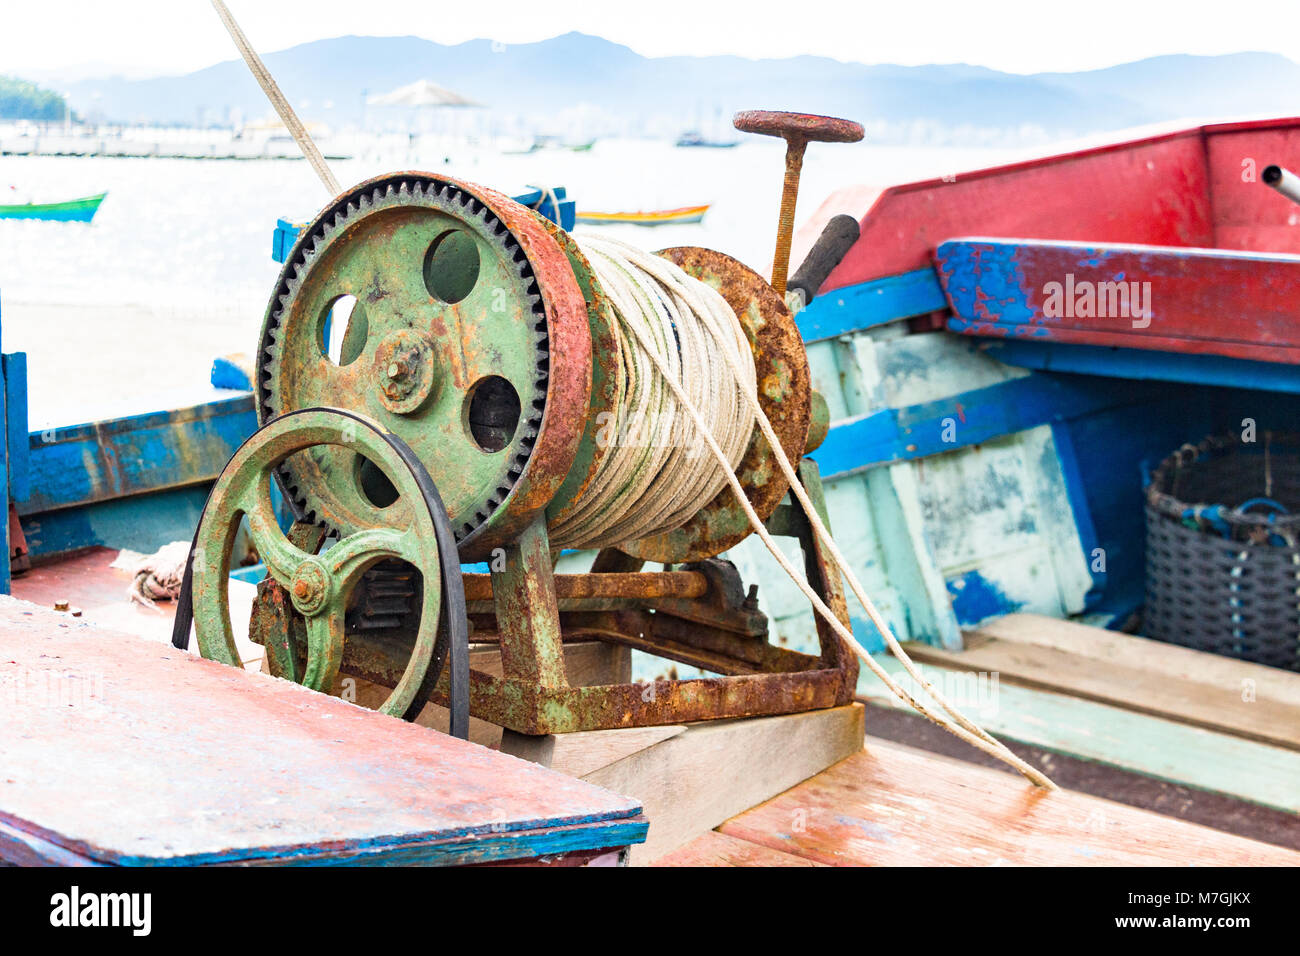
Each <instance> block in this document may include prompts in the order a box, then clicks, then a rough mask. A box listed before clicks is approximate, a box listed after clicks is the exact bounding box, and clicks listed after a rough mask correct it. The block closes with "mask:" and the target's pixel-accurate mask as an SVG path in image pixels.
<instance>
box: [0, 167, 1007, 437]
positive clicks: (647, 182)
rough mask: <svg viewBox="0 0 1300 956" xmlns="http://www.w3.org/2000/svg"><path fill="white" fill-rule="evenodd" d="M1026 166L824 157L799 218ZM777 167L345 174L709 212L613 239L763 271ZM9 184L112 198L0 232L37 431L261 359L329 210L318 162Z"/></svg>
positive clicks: (14, 341) (811, 174) (344, 172)
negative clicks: (307, 230)
mask: <svg viewBox="0 0 1300 956" xmlns="http://www.w3.org/2000/svg"><path fill="white" fill-rule="evenodd" d="M448 152H449V153H450V155H447V153H448ZM1013 158H1017V156H1016V155H1015V154H1013V153H1012V152H1010V151H993V150H969V149H968V150H945V149H900V148H878V147H872V146H870V145H868V144H859V145H855V146H839V145H836V146H819V145H814V146H813V147H812V148H811V149H810V151H809V154H808V158H807V160H806V162H805V166H804V176H803V188H802V191H801V193H800V195H801V197H802V201H801V203H800V209H799V211H800V218H801V219H802V218H803V217H804V216H807V215H809V214H811V213H812V212H813V211H814V210H815V209H816V208H817V207H818V206H819V205H820V204H821V202H822V200H824V199H825V198H826V197H827V196H828V195H829V194H830V193H831V192H832V191H833V190H835V189H837V188H839V187H842V186H847V185H851V184H875V185H877V186H879V185H887V184H890V183H895V182H906V181H909V180H913V179H918V178H924V177H929V176H935V175H940V174H944V173H950V172H961V171H964V170H969V169H974V168H978V167H980V166H985V165H990V164H994V163H999V162H1004V161H1007V160H1009V159H1013ZM781 164H782V147H781V144H779V143H778V142H776V141H771V142H767V141H755V142H753V143H747V144H745V145H743V146H741V147H738V148H736V149H731V150H701V149H685V150H683V149H675V148H673V147H672V146H670V145H668V144H663V143H647V142H632V141H613V142H601V143H598V144H597V145H596V147H595V148H594V149H593V150H592V151H591V152H588V153H573V152H566V151H559V150H555V151H551V150H544V151H542V152H539V153H534V154H532V155H528V156H503V155H498V154H495V153H488V152H481V151H476V150H474V149H471V148H467V147H462V148H456V149H450V150H448V149H445V148H444V149H437V150H435V149H433V148H429V149H426V150H425V151H424V152H423V154H407V155H393V154H389V155H387V156H377V155H376V156H369V157H365V158H357V159H353V160H348V161H340V162H335V163H333V164H332V165H333V167H334V170H335V175H336V176H337V177H338V179H339V181H340V182H343V183H344V184H350V183H355V182H358V181H360V180H361V179H364V178H366V177H368V176H372V175H375V174H378V173H382V172H387V171H391V170H394V169H402V168H422V169H429V170H433V171H442V172H446V173H449V174H451V175H454V176H458V177H460V178H463V179H468V180H471V181H476V182H481V183H484V184H486V185H489V186H492V187H494V188H497V189H500V190H502V191H506V192H509V191H512V190H515V191H518V190H522V188H523V187H524V186H525V185H526V184H529V183H539V184H549V185H564V186H567V187H568V189H569V194H570V195H571V196H573V197H575V198H576V199H577V200H578V203H579V206H580V208H588V209H601V210H637V209H653V208H666V207H673V206H684V205H691V204H696V203H703V202H712V203H713V204H714V205H713V208H712V209H711V210H710V212H709V214H708V215H707V216H706V218H705V221H704V222H703V223H702V224H700V225H696V226H676V227H658V228H656V229H653V230H651V229H643V228H637V227H614V228H611V229H609V232H608V234H612V235H617V236H620V237H622V238H625V239H627V240H628V241H631V242H634V243H636V244H639V245H642V246H645V247H648V248H659V247H662V246H669V245H682V244H686V245H702V246H709V247H712V248H716V249H720V250H722V251H724V252H727V253H729V254H731V255H734V256H736V257H737V258H739V259H741V260H743V261H745V262H747V263H748V264H750V265H751V266H753V267H755V268H757V269H759V270H760V271H764V272H765V271H766V268H767V266H768V265H769V263H770V258H771V249H772V242H773V238H774V227H775V218H776V206H777V202H778V198H779V192H780V177H781ZM10 185H14V186H16V187H18V189H19V190H21V191H22V193H23V194H25V196H26V197H27V198H30V199H32V200H35V201H49V200H56V199H65V198H71V197H75V196H84V195H88V194H94V193H98V192H103V191H105V190H107V191H108V193H109V195H108V198H107V199H106V200H105V201H104V204H103V206H102V207H101V208H100V211H99V214H98V216H97V217H96V219H95V222H94V223H93V225H90V226H84V225H78V224H72V223H47V222H24V221H12V220H0V323H2V329H3V339H2V341H0V345H2V346H3V349H4V351H6V352H9V351H17V350H22V351H26V352H27V353H28V355H29V359H28V361H29V382H30V388H31V405H32V418H33V425H36V424H66V423H70V422H72V421H80V420H88V419H92V418H95V417H101V416H102V415H104V414H107V413H112V412H115V411H120V410H123V409H124V408H126V407H128V406H129V407H131V408H140V409H141V410H143V409H142V406H144V407H155V406H158V405H159V404H160V403H161V402H163V401H165V400H166V396H165V395H164V394H163V393H169V394H170V395H171V396H173V397H174V396H175V394H176V393H177V392H178V390H179V391H192V390H193V389H195V388H197V387H199V386H201V385H202V384H203V383H206V381H207V376H208V371H209V368H210V366H211V362H212V359H213V358H214V357H215V356H217V355H221V354H226V353H231V352H249V351H251V350H252V349H253V347H254V344H255V341H256V337H257V332H258V328H259V325H260V322H261V317H262V313H263V310H264V309H265V306H266V300H267V297H268V296H269V294H270V290H271V288H272V285H273V284H274V281H275V278H276V275H277V272H278V268H279V267H278V265H277V264H276V263H274V262H272V260H271V257H270V250H271V233H272V230H273V228H274V226H275V220H276V218H277V217H278V216H285V217H289V218H294V219H298V220H302V219H307V218H310V217H311V216H312V215H313V214H314V212H315V211H316V210H317V208H318V207H319V206H320V205H321V204H322V203H323V202H324V201H325V198H326V197H325V195H324V191H323V188H322V187H321V185H320V183H319V182H318V181H317V179H316V178H315V176H314V174H313V173H312V172H311V170H310V169H309V167H308V166H307V165H306V163H304V162H301V161H283V160H278V161H277V160H266V161H251V162H228V161H211V160H166V159H109V158H105V159H83V158H59V157H3V158H0V189H3V191H4V192H9V190H8V187H9V186H10ZM842 211H847V212H861V210H855V209H847V210H842Z"/></svg>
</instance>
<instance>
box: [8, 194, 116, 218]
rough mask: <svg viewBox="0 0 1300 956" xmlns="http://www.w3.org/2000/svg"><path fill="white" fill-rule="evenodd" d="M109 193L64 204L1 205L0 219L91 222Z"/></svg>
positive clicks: (68, 201) (67, 201)
mask: <svg viewBox="0 0 1300 956" xmlns="http://www.w3.org/2000/svg"><path fill="white" fill-rule="evenodd" d="M107 195H108V193H100V194H99V195H98V196H86V197H84V198H82V199H68V200H65V201H64V202H46V203H30V202H29V203H24V204H22V205H20V206H3V205H0V219H56V220H60V221H62V222H90V220H92V219H94V218H95V213H96V212H98V211H99V204H100V203H102V202H103V201H104V197H105V196H107Z"/></svg>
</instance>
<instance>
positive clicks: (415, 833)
mask: <svg viewBox="0 0 1300 956" xmlns="http://www.w3.org/2000/svg"><path fill="white" fill-rule="evenodd" d="M0 699H2V700H3V701H4V703H5V706H4V707H0V740H4V741H5V746H4V748H3V752H2V753H0V768H2V769H3V772H0V860H4V861H7V862H16V863H25V864H50V865H64V866H66V865H95V866H155V865H169V866H174V865H206V864H236V865H257V864H304V863H314V864H339V863H361V864H367V865H397V864H412V863H419V864H433V865H467V864H481V863H492V862H503V861H512V862H513V861H520V860H533V861H536V860H545V861H546V862H551V863H566V864H573V863H589V862H593V861H601V862H608V863H614V862H617V858H618V856H619V854H621V853H623V852H624V851H625V850H626V847H627V846H629V845H630V844H634V843H639V842H641V841H642V840H643V839H644V838H645V833H646V821H645V817H644V816H643V815H642V813H641V807H640V805H639V803H638V802H637V801H636V800H634V799H632V798H629V797H624V796H620V795H618V794H614V793H611V792H609V791H608V790H603V789H601V788H599V787H596V786H593V785H591V784H588V783H585V782H583V781H581V780H576V779H573V778H572V777H568V776H565V775H563V774H561V773H558V772H555V771H552V770H547V769H545V768H543V767H538V766H536V765H534V764H530V763H528V762H526V761H522V760H518V759H515V758H512V757H510V756H507V755H505V754H501V753H497V752H494V751H492V750H489V749H487V748H484V747H478V746H475V745H473V744H471V743H468V742H466V741H463V740H458V739H456V738H454V737H450V736H447V735H445V734H439V733H434V732H432V731H429V730H426V729H424V728H421V727H416V726H413V725H410V724H407V723H405V722H403V721H399V720H395V719H393V718H390V717H385V716H383V715H381V714H377V713H375V712H373V711H368V710H365V709H364V708H360V707H356V706H353V705H351V704H348V703H346V702H344V701H342V700H339V699H337V698H334V697H330V696H328V695H325V694H316V693H312V692H310V691H305V690H303V689H302V688H301V687H298V686H296V685H294V684H291V683H289V682H287V681H279V680H274V679H272V678H270V677H267V676H264V675H261V674H251V673H246V672H243V671H240V670H237V669H235V668H231V667H226V666H224V665H221V664H217V663H215V662H211V661H204V660H200V659H197V658H194V657H192V656H190V655H188V654H186V653H184V652H182V651H178V650H176V649H175V648H172V647H170V646H165V645H158V644H155V643H151V642H148V641H143V640H141V639H140V638H139V637H137V636H134V635H130V634H123V633H120V632H117V631H113V630H110V629H107V628H104V627H101V626H97V625H94V624H90V623H84V622H81V621H77V620H76V619H75V618H72V617H70V616H68V615H66V614H60V613H56V612H53V611H48V610H45V609H42V608H38V607H35V606H34V605H31V604H28V603H25V602H23V601H19V600H16V599H14V598H10V597H3V596H0Z"/></svg>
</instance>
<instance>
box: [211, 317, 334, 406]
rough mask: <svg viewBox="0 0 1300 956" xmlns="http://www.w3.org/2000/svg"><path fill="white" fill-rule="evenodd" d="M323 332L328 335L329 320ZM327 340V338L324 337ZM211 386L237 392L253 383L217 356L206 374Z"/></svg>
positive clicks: (240, 369) (240, 370) (241, 372)
mask: <svg viewBox="0 0 1300 956" xmlns="http://www.w3.org/2000/svg"><path fill="white" fill-rule="evenodd" d="M325 323H326V324H325V334H326V335H327V336H328V335H329V320H328V319H326V320H325ZM326 341H328V339H326ZM208 380H209V381H210V382H211V383H212V387H213V388H228V389H232V390H233V391H238V392H248V391H251V390H252V388H253V383H252V382H250V381H249V380H248V375H247V374H245V372H244V370H243V369H242V368H240V367H239V366H238V365H236V364H235V363H234V362H232V361H230V359H228V358H223V357H220V356H218V357H217V358H214V359H213V360H212V373H211V374H210V375H209V376H208Z"/></svg>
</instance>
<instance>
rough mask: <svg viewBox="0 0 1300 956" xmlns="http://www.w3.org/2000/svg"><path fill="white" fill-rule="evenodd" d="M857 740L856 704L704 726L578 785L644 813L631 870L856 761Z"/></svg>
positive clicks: (860, 723)
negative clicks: (849, 759)
mask: <svg viewBox="0 0 1300 956" xmlns="http://www.w3.org/2000/svg"><path fill="white" fill-rule="evenodd" d="M862 738H863V708H862V706H861V705H859V704H851V705H849V706H847V707H835V708H831V709H829V710H814V711H809V712H807V713H803V714H787V715H784V716H779V717H757V718H750V719H747V720H715V721H708V722H705V723H699V724H692V725H690V727H689V728H688V729H687V730H686V732H685V733H682V734H678V735H677V736H675V737H671V738H669V739H668V740H664V741H662V742H660V743H658V744H656V745H654V746H652V747H647V748H645V749H643V750H641V751H639V752H637V753H635V754H632V755H631V756H629V757H626V758H624V759H623V760H620V761H618V762H617V763H613V764H610V765H609V766H607V767H604V768H602V769H600V770H597V771H596V772H594V773H590V774H587V775H586V776H585V777H583V780H585V781H587V782H588V783H594V784H597V785H599V786H601V787H605V788H607V789H609V790H613V791H615V792H616V793H626V794H628V795H630V796H632V797H635V798H636V799H637V800H639V801H640V803H641V804H642V805H643V806H644V807H645V814H646V816H647V817H648V818H649V820H650V832H649V834H648V835H647V837H646V842H645V844H644V846H638V847H636V848H634V849H633V850H632V853H631V862H632V863H633V864H634V865H641V864H646V863H650V862H652V861H653V860H655V859H658V858H659V857H661V856H663V855H664V854H666V853H669V852H671V851H672V850H675V849H677V848H678V847H680V846H683V845H684V844H686V843H688V842H690V841H691V840H693V839H695V838H696V837H697V836H699V835H700V834H701V833H705V832H707V831H709V830H711V829H713V828H714V827H716V826H717V825H718V824H719V823H722V822H723V821H724V820H726V819H728V818H729V817H731V816H734V815H735V814H737V813H739V812H741V811H742V810H744V809H747V808H748V807H752V806H754V805H755V804H756V803H760V802H762V801H763V800H766V799H768V798H770V797H772V796H774V795H775V794H778V793H780V792H781V791H783V790H786V789H788V788H789V787H792V786H794V785H795V784H796V783H799V782H800V781H803V780H806V779H808V778H809V777H811V776H812V775H813V774H816V773H820V772H821V771H822V770H824V769H826V768H827V767H829V766H830V765H831V764H833V763H835V762H836V761H838V760H841V759H843V758H844V757H845V756H847V755H849V754H853V753H857V752H858V751H859V750H860V749H861V748H862Z"/></svg>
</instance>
